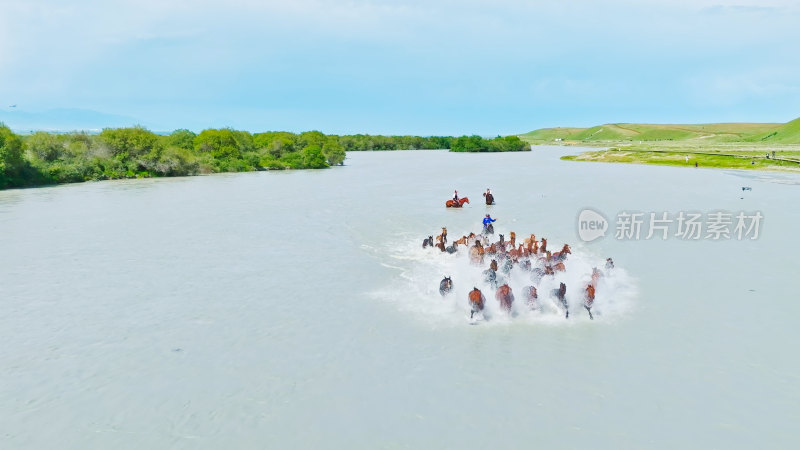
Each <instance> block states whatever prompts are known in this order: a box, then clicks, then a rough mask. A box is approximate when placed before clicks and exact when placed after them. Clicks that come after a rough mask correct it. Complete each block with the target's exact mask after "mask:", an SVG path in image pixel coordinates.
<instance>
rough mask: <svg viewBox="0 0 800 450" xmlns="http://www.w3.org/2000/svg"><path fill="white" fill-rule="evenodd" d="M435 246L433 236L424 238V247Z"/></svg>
mask: <svg viewBox="0 0 800 450" xmlns="http://www.w3.org/2000/svg"><path fill="white" fill-rule="evenodd" d="M426 247H433V236H428V237H427V238H425V239H423V240H422V248H426Z"/></svg>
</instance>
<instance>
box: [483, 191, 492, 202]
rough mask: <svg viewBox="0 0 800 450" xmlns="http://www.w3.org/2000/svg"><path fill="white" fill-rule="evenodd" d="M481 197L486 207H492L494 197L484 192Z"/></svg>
mask: <svg viewBox="0 0 800 450" xmlns="http://www.w3.org/2000/svg"><path fill="white" fill-rule="evenodd" d="M483 197H484V198H485V200H486V204H487V205H494V195H492V194H487V193H486V192H484V193H483Z"/></svg>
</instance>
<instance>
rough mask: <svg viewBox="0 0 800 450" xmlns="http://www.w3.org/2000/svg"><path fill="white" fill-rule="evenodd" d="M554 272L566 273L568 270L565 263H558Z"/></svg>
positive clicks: (554, 267)
mask: <svg viewBox="0 0 800 450" xmlns="http://www.w3.org/2000/svg"><path fill="white" fill-rule="evenodd" d="M553 270H554V271H556V272H564V271H565V270H567V267H566V266H565V265H564V263H563V262H557V263H556V265H555V266H553Z"/></svg>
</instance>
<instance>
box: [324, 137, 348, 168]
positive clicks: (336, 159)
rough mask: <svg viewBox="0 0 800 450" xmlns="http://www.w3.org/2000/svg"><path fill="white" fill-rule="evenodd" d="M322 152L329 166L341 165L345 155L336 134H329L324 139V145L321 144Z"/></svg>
mask: <svg viewBox="0 0 800 450" xmlns="http://www.w3.org/2000/svg"><path fill="white" fill-rule="evenodd" d="M322 154H324V155H325V159H326V160H327V161H328V164H330V165H331V166H336V165H341V164H342V163H344V159H345V157H346V156H347V155H346V154H345V151H344V147H343V146H342V145H341V144H340V143H339V138H338V137H336V136H329V137H328V138H327V139H326V140H325V145H323V146H322Z"/></svg>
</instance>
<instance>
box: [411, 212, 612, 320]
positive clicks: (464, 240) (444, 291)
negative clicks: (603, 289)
mask: <svg viewBox="0 0 800 450" xmlns="http://www.w3.org/2000/svg"><path fill="white" fill-rule="evenodd" d="M492 234H493V233H490V232H488V230H487V229H484V232H482V233H481V234H480V235H477V234H475V233H470V234H469V235H464V236H461V237H460V238H458V239H456V240H454V241H452V242H448V239H447V228H446V227H443V228H442V232H441V233H440V234H438V235H437V236H436V237H435V239H434V236H433V235H431V236H428V237H427V238H425V239H424V240H423V243H422V247H423V248H430V249H433V248H437V249H439V250H440V251H441V252H444V253H450V254H455V253H458V252H460V251H462V249H463V251H466V252H467V253H468V255H469V259H470V262H471V263H472V264H474V265H475V266H479V267H480V266H482V267H486V264H487V260H488V261H489V262H488V267H487V268H486V269H485V270H484V271H483V279H484V282H485V283H486V284H488V286H489V289H492V290H493V291H494V294H495V299H496V300H497V301H498V302H499V304H500V307H501V309H502V310H504V311H506V312H508V313H511V308H512V305H513V303H514V301H515V296H514V292H513V291H512V289H511V287H510V286H509V285H508V283H506V282H504V279H503V277H502V274H506V275H508V274H509V273H510V272H511V270H512V268H514V267H518V268H519V269H521V270H523V271H525V272H529V273H530V279H531V281H532V282H533V284H531V285H528V286H525V287H523V289H522V297H523V300H524V301H525V303H526V305H527V306H528V308H530V309H531V310H539V311H541V310H542V304H541V302H540V299H539V292H538V290H537V286H538V285H539V284H540V282H541V280H542V279H543V278H544V277H548V276H550V277H555V276H556V274H557V273H559V272H564V271H565V270H566V261H567V256H568V255H570V254H571V253H572V249H571V248H570V246H569V244H564V245H563V246H562V247H561V249H560V250H559V251H556V252H551V251H550V250H548V248H547V245H548V243H547V239H546V238H541V239H537V237H536V235H535V234H530V236H528V237H526V238H524V239H522V241H518V240H517V236H516V233H514V232H513V231H511V232H510V233H509V238H508V239H506V238H505V236H504V235H503V234H500V235H499V240H497V241H493V240H492V239H491V236H492ZM613 264H614V263H613V261H612V260H611V258H608V259H607V260H606V269H607V270H609V269H611V268H613ZM498 272H500V275H499V274H498ZM602 275H603V274H602V272H601V271H600V270H598V269H597V268H594V269H593V271H592V275H591V281H590V282H589V283H588V284H587V285H586V286H585V288H584V290H583V298H582V306H583V308H584V309H586V311H587V312H588V313H589V318H590V319H592V320H593V319H594V316H593V315H592V306H593V304H594V300H595V295H596V291H597V284H598V281H599V279H600V277H601V276H602ZM452 290H453V280H452V279H451V277H449V276H448V277H445V278H444V279H442V280H441V282H440V283H439V293H440V294H441V295H442V296H443V297H444V296H446V295H448V294H449V293H450V292H451V291H452ZM550 294H551V297H552V298H553V299H554V300H555V301H556V305H557V306H558V307H559V308H560V309H562V310H563V312H564V314H565V317H566V318H569V305H568V303H567V295H566V294H567V286H566V284H564V283H563V282H562V283H560V285H559V287H558V289H553V290H552V291H551V293H550ZM468 302H469V307H470V318H473V317H474V316H475V314H481V313H482V312H483V310H484V308H485V305H486V298H485V296H484V294H483V292H481V290H480V289H478V288H477V287H475V288H473V289H472V290H471V291H470V292H469V294H468Z"/></svg>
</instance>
